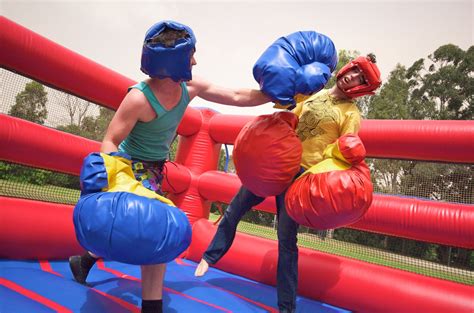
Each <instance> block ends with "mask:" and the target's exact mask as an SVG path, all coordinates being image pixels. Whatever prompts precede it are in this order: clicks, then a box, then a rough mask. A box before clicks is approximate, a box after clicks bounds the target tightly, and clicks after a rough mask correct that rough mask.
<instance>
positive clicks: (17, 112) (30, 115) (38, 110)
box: [8, 81, 48, 124]
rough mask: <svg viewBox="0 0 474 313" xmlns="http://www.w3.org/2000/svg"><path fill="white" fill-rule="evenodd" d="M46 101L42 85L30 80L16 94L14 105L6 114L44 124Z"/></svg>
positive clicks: (46, 111) (46, 112)
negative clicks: (23, 88)
mask: <svg viewBox="0 0 474 313" xmlns="http://www.w3.org/2000/svg"><path fill="white" fill-rule="evenodd" d="M47 102H48V98H47V92H46V91H45V89H44V86H43V85H41V84H40V83H38V82H36V81H31V82H30V83H28V84H26V85H25V90H23V91H22V92H20V93H19V94H17V95H16V98H15V105H13V106H12V107H11V108H10V111H9V112H8V114H10V115H11V116H15V117H18V118H22V119H25V120H28V121H30V122H34V123H38V124H44V122H45V120H46V117H47V116H48V110H47V109H46V103H47Z"/></svg>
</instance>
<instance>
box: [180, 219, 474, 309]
mask: <svg viewBox="0 0 474 313" xmlns="http://www.w3.org/2000/svg"><path fill="white" fill-rule="evenodd" d="M216 229H217V227H216V226H213V225H212V223H210V222H209V221H207V220H204V219H201V220H198V221H197V222H195V223H194V226H193V238H192V244H191V246H190V248H189V250H188V253H187V256H186V257H187V258H188V259H191V260H193V261H196V262H198V261H199V260H200V259H201V257H202V254H203V252H204V250H205V249H206V248H207V245H208V244H209V242H210V241H211V239H212V236H213V235H214V233H215V231H216ZM277 249H278V248H277V243H276V241H272V240H268V239H263V238H258V237H254V236H250V235H245V234H241V233H237V236H236V238H235V241H234V244H233V245H232V247H231V248H230V250H229V252H228V253H227V254H226V255H225V256H224V258H222V259H221V260H220V261H219V262H218V263H217V264H216V267H217V268H219V269H222V270H225V271H227V272H231V273H234V274H237V275H241V276H244V277H247V278H250V279H253V280H256V281H259V282H262V283H265V284H272V285H274V284H275V281H276V278H275V277H276V265H277V254H278V252H277V251H278V250H277ZM298 268H299V278H298V280H299V282H298V292H299V294H301V295H303V296H307V297H310V298H313V299H317V300H321V301H323V302H326V303H329V304H333V305H336V306H339V307H343V308H347V309H350V310H354V311H356V312H394V313H395V312H396V313H399V312H414V311H416V312H466V313H467V312H472V310H473V308H474V307H473V302H472V290H473V289H472V287H470V286H466V285H461V284H457V283H453V282H449V281H444V280H440V279H435V278H430V277H426V276H421V275H417V274H413V273H409V272H405V271H401V270H396V269H391V268H388V267H383V266H378V265H373V264H369V263H365V262H361V261H357V260H353V259H348V258H344V257H339V256H335V255H329V254H325V253H321V252H318V251H313V250H309V249H304V248H300V253H299V266H298Z"/></svg>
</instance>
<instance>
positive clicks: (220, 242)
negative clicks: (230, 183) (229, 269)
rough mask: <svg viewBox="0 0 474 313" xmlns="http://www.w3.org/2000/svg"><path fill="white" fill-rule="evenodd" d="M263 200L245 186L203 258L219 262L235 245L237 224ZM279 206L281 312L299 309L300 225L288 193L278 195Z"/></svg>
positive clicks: (278, 270)
mask: <svg viewBox="0 0 474 313" xmlns="http://www.w3.org/2000/svg"><path fill="white" fill-rule="evenodd" d="M263 200H264V198H261V197H259V196H256V195H254V194H253V193H252V192H250V191H249V190H248V189H246V188H245V187H243V186H242V187H241V188H240V190H239V192H238V193H237V195H236V196H235V197H234V198H233V199H232V202H231V203H230V205H229V207H228V208H227V210H226V211H225V213H224V217H223V218H222V220H221V222H220V223H219V227H218V228H217V232H216V234H215V235H214V238H213V239H212V241H211V243H210V244H209V247H208V248H207V250H206V252H205V253H204V256H203V259H204V260H206V261H207V262H208V263H210V264H214V263H216V262H217V261H219V260H220V259H221V258H222V257H223V256H224V254H226V252H227V251H228V250H229V248H230V246H231V245H232V242H233V241H234V238H235V232H236V230H237V224H238V223H239V222H240V220H241V219H242V217H243V216H244V214H245V213H247V212H248V211H249V210H250V209H251V208H252V207H253V206H256V205H257V204H259V203H260V202H262V201H263ZM276 205H277V220H278V230H277V234H278V268H277V295H278V308H279V310H280V312H282V313H283V312H285V313H287V312H288V313H289V312H295V310H296V287H297V284H298V246H297V245H296V242H297V232H298V226H299V225H298V224H297V223H296V222H294V221H293V220H292V219H291V218H290V217H289V216H288V213H287V212H286V208H285V192H283V193H282V194H280V195H278V196H276Z"/></svg>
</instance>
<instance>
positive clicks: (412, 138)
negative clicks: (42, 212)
mask: <svg viewBox="0 0 474 313" xmlns="http://www.w3.org/2000/svg"><path fill="white" fill-rule="evenodd" d="M251 119H252V117H249V116H242V115H221V116H216V117H215V118H213V120H212V123H211V127H210V130H209V131H210V134H211V136H212V138H214V140H216V141H217V142H222V143H233V142H234V141H235V138H237V135H238V134H239V131H240V129H241V128H242V127H243V126H244V125H245V124H246V123H247V122H249V121H250V120H251ZM359 136H360V138H361V139H362V141H363V143H364V145H365V148H366V149H367V157H377V158H393V159H397V158H400V159H412V160H427V161H444V162H455V163H456V162H460V163H474V145H472V144H471V143H472V142H474V121H427V120H363V121H362V126H361V130H360V132H359ZM440 147H443V148H442V149H440Z"/></svg>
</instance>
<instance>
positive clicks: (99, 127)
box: [56, 107, 114, 141]
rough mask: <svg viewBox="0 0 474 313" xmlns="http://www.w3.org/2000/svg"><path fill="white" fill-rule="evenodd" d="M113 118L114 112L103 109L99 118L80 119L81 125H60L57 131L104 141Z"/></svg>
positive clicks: (86, 117)
mask: <svg viewBox="0 0 474 313" xmlns="http://www.w3.org/2000/svg"><path fill="white" fill-rule="evenodd" d="M113 116H114V111H112V110H110V109H107V108H104V107H101V108H100V111H99V115H98V116H97V117H93V116H84V117H83V118H82V119H80V122H79V123H80V124H77V123H71V124H68V125H60V126H58V127H56V129H58V130H61V131H64V132H67V133H71V134H74V135H78V136H81V137H85V138H88V139H92V140H97V141H102V139H103V138H104V135H105V132H106V131H107V127H108V125H109V123H110V120H111V119H112V117H113Z"/></svg>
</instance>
